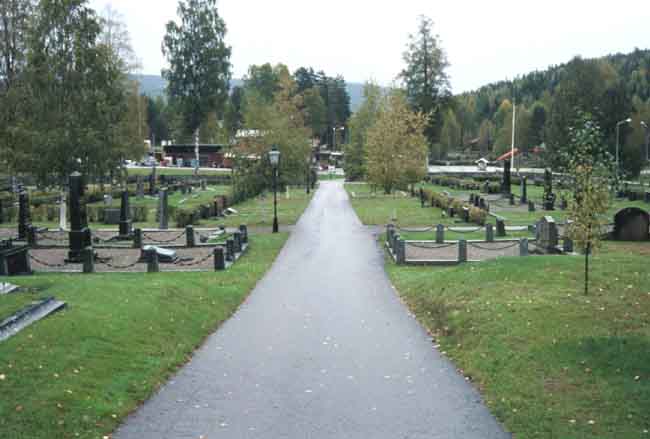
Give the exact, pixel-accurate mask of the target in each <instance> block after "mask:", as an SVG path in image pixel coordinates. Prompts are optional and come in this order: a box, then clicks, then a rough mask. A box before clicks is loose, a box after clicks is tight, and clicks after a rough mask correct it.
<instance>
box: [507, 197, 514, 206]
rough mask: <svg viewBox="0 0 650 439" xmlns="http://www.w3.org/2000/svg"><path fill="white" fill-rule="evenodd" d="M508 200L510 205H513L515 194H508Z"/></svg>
mask: <svg viewBox="0 0 650 439" xmlns="http://www.w3.org/2000/svg"><path fill="white" fill-rule="evenodd" d="M508 202H509V204H510V205H511V206H514V205H515V194H509V195H508Z"/></svg>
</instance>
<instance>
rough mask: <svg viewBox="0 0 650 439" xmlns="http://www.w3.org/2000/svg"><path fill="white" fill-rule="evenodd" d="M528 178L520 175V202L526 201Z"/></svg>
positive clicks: (524, 202)
mask: <svg viewBox="0 0 650 439" xmlns="http://www.w3.org/2000/svg"><path fill="white" fill-rule="evenodd" d="M527 185H528V178H527V177H525V176H524V177H521V200H520V201H521V204H526V203H528V187H527Z"/></svg>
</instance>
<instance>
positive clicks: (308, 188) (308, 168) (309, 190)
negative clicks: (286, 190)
mask: <svg viewBox="0 0 650 439" xmlns="http://www.w3.org/2000/svg"><path fill="white" fill-rule="evenodd" d="M310 186H311V169H310V166H309V161H307V195H309V193H310V192H311V189H310Z"/></svg>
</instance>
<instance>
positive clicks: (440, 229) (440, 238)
mask: <svg viewBox="0 0 650 439" xmlns="http://www.w3.org/2000/svg"><path fill="white" fill-rule="evenodd" d="M444 243H445V226H443V225H442V224H438V225H437V226H436V244H444Z"/></svg>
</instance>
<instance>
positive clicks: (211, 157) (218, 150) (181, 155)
mask: <svg viewBox="0 0 650 439" xmlns="http://www.w3.org/2000/svg"><path fill="white" fill-rule="evenodd" d="M194 148H195V146H194V144H189V143H187V144H186V143H184V144H171V145H165V146H164V150H165V157H169V158H171V161H172V163H171V164H172V165H173V166H187V167H190V166H192V163H193V161H194V160H195V159H196V153H195V150H194ZM225 149H226V145H219V144H199V166H201V167H202V168H223V167H225V163H224V151H225Z"/></svg>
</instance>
